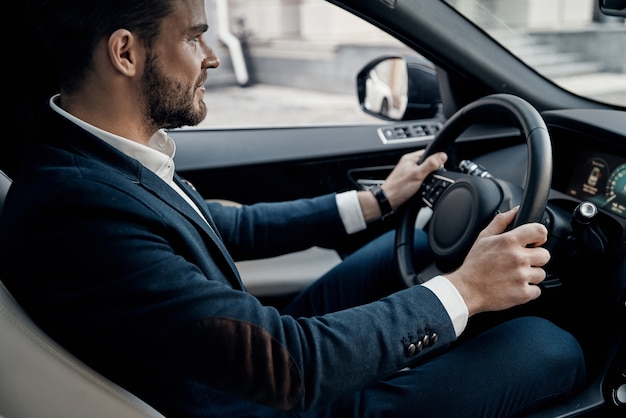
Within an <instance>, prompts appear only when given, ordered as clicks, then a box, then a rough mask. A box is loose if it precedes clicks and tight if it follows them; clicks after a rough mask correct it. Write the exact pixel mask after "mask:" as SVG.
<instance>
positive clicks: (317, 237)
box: [208, 194, 346, 260]
mask: <svg viewBox="0 0 626 418" xmlns="http://www.w3.org/2000/svg"><path fill="white" fill-rule="evenodd" d="M208 207H209V211H210V213H211V216H212V218H213V220H214V221H215V223H216V225H217V227H218V229H219V231H220V234H221V236H222V239H223V240H224V243H225V245H226V247H227V248H228V250H229V252H230V254H231V255H232V256H233V258H234V259H235V260H243V259H254V258H265V257H273V256H277V255H282V254H285V253H288V252H293V251H299V250H303V249H306V248H309V247H311V246H314V245H317V246H321V247H326V248H332V247H333V244H334V242H335V241H336V240H337V239H338V238H339V236H341V235H346V232H345V228H344V227H343V223H342V221H341V218H340V216H339V211H338V209H337V204H336V200H335V195H334V194H330V195H326V196H321V197H317V198H313V199H299V200H295V201H291V202H278V203H257V204H254V205H244V206H240V207H235V206H222V205H221V204H219V203H208Z"/></svg>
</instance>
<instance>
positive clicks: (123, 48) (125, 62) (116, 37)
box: [107, 29, 142, 77]
mask: <svg viewBox="0 0 626 418" xmlns="http://www.w3.org/2000/svg"><path fill="white" fill-rule="evenodd" d="M141 45H142V44H141V42H139V40H138V39H137V37H136V36H135V35H133V33H132V32H130V31H129V30H127V29H118V30H116V31H115V32H113V33H112V34H111V36H109V42H108V45H107V46H108V52H109V58H110V59H111V64H112V65H113V67H114V68H115V69H116V70H117V71H119V72H120V73H121V74H123V75H125V76H127V77H134V76H135V75H136V74H137V71H138V70H139V68H138V65H139V63H140V61H139V56H140V55H141V54H140V51H139V49H138V48H141Z"/></svg>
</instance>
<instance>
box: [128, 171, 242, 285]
mask: <svg viewBox="0 0 626 418" xmlns="http://www.w3.org/2000/svg"><path fill="white" fill-rule="evenodd" d="M141 173H142V174H141V176H140V178H139V179H138V181H139V183H140V184H141V185H142V186H143V187H145V188H146V189H148V190H149V191H150V192H151V193H152V194H153V195H155V196H157V197H158V198H159V199H161V200H162V201H163V202H164V203H166V204H167V205H169V206H170V207H172V208H174V209H175V210H176V211H178V212H180V213H181V214H182V215H183V216H185V218H187V219H188V220H189V222H191V223H193V224H194V225H195V226H196V227H197V228H199V229H201V230H202V231H204V233H205V234H206V236H207V238H208V239H205V242H207V244H208V245H211V246H214V247H216V248H217V249H218V250H219V252H220V254H221V255H222V258H223V260H224V261H225V264H226V268H227V269H228V270H229V271H228V272H225V273H228V274H225V275H226V276H227V277H228V278H229V280H230V282H231V284H232V285H233V287H234V288H236V289H244V285H243V283H242V281H241V278H240V276H239V272H238V270H237V267H236V266H235V262H234V261H233V259H232V257H231V256H230V254H229V253H228V250H227V249H226V247H225V246H224V242H223V241H222V238H221V237H220V235H219V232H218V230H217V226H216V225H215V223H214V222H213V218H212V217H211V214H210V212H209V211H208V210H207V209H206V205H205V204H204V202H200V201H198V199H197V197H196V193H193V192H191V190H190V187H189V185H188V184H187V183H186V182H184V181H182V180H181V178H180V177H178V176H177V175H176V176H174V181H175V182H176V184H177V185H178V186H179V187H180V188H181V189H183V191H184V192H185V193H186V194H187V195H188V196H189V197H190V198H191V200H192V201H193V202H194V203H195V204H196V206H197V207H198V208H199V209H200V212H201V213H202V215H203V216H204V218H205V219H206V221H205V219H202V217H201V216H200V215H198V213H197V212H196V211H195V210H194V209H193V208H192V207H191V206H190V205H189V203H187V202H186V201H185V199H183V198H182V197H181V196H180V195H179V194H178V193H177V192H176V191H175V190H174V189H172V188H171V187H170V186H168V185H167V184H166V183H165V182H164V181H163V180H162V179H161V178H159V177H158V176H157V175H156V174H154V173H153V172H151V171H150V170H148V169H147V168H145V167H143V166H142V170H141Z"/></svg>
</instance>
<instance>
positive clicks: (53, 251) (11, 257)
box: [0, 111, 455, 416]
mask: <svg viewBox="0 0 626 418" xmlns="http://www.w3.org/2000/svg"><path fill="white" fill-rule="evenodd" d="M49 113H50V115H48V117H49V120H48V121H47V122H46V123H45V124H44V125H43V126H42V132H41V134H40V136H39V139H38V141H37V143H36V144H33V146H32V147H31V149H30V150H29V152H28V156H27V157H26V159H25V161H24V164H23V167H22V170H21V171H20V172H19V173H18V175H17V176H16V178H15V179H14V183H13V186H12V188H11V190H10V192H9V195H8V197H7V200H6V206H5V208H4V212H3V216H2V219H1V220H0V253H2V254H4V255H6V256H7V258H6V259H5V260H2V263H1V266H0V269H1V271H0V274H1V275H0V277H1V278H2V280H3V282H4V283H5V284H6V286H7V287H8V288H9V290H10V291H11V292H12V293H13V294H14V295H15V296H16V298H17V299H18V301H19V302H20V303H21V304H22V305H23V306H24V307H25V309H26V310H27V311H28V312H29V313H30V315H31V316H32V317H33V319H34V320H35V321H36V322H37V323H39V325H40V326H41V327H42V328H43V329H44V330H46V331H47V332H48V333H49V334H50V335H51V336H53V338H55V339H57V340H58V341H60V342H61V343H62V344H63V345H64V346H65V347H67V348H68V349H70V350H71V351H72V352H73V353H75V354H76V355H77V356H78V357H79V358H81V359H82V360H83V361H85V362H86V363H87V364H89V365H91V366H92V367H94V368H95V369H96V370H98V371H100V372H101V373H102V374H104V375H105V376H108V377H109V378H111V379H113V380H114V381H116V382H118V383H119V384H121V385H122V386H125V387H126V388H127V389H129V390H131V391H132V392H134V393H136V394H137V395H138V396H140V397H142V398H144V399H145V400H146V401H148V402H149V403H151V404H152V405H154V406H155V407H156V408H157V409H160V410H161V411H162V412H164V413H165V414H172V415H174V416H210V415H222V416H226V415H225V414H228V415H229V416H235V415H237V414H239V413H241V414H245V415H247V416H252V415H253V413H252V412H251V411H252V410H254V408H255V407H254V405H257V404H263V405H264V406H265V407H267V406H269V407H271V408H276V409H283V410H284V409H311V408H315V407H317V406H320V405H322V404H324V403H325V402H328V401H329V400H331V399H335V398H337V397H339V396H343V395H346V394H349V393H354V392H356V391H358V390H359V389H362V388H364V387H366V386H368V385H371V384H372V383H374V382H376V381H378V380H380V379H382V378H384V377H386V376H389V375H390V374H392V373H394V372H396V371H397V370H399V369H402V368H404V367H407V366H410V365H411V364H413V363H414V362H416V361H418V360H419V359H421V358H423V357H424V356H427V355H430V354H432V353H433V350H440V349H442V348H443V347H445V346H446V345H447V344H448V343H450V342H452V341H453V340H454V339H455V334H454V329H453V327H452V324H451V322H450V319H449V318H448V316H447V314H446V312H445V310H444V308H443V306H442V305H441V303H440V302H439V300H438V299H437V298H436V297H435V295H434V294H433V293H432V292H431V291H430V290H428V289H426V288H424V287H422V286H416V287H413V288H410V289H407V290H404V291H401V292H398V293H396V294H394V295H391V296H389V297H388V298H386V299H383V300H381V301H377V302H374V303H371V304H368V305H364V306H361V307H358V308H353V309H348V310H344V311H341V312H337V313H332V314H328V315H325V316H323V317H314V318H294V317H289V316H282V315H280V313H279V312H278V311H277V310H276V309H274V308H272V307H268V306H263V305H262V304H261V303H260V302H259V301H258V300H257V299H256V298H255V297H254V296H252V295H251V294H249V293H247V292H246V291H245V288H244V285H243V284H242V282H241V279H240V277H239V274H238V272H237V269H236V267H235V264H234V261H233V260H234V259H248V258H255V257H256V258H258V257H266V256H271V255H277V254H281V253H285V252H287V251H294V250H298V249H302V248H307V247H310V246H312V245H329V244H330V243H332V241H333V239H334V238H336V237H337V236H338V235H339V234H345V231H344V228H343V224H342V222H341V219H340V217H339V214H338V210H337V207H336V203H335V198H334V196H333V195H327V196H321V197H318V198H313V199H302V200H298V201H293V202H288V203H270V204H263V203H262V204H256V205H251V206H243V207H241V208H237V207H224V206H221V205H220V204H215V203H213V204H209V203H206V202H205V201H204V200H203V197H202V196H200V195H199V194H198V193H197V192H195V191H194V190H192V189H191V188H190V187H188V186H187V185H186V184H185V182H182V181H181V179H180V178H178V177H176V178H175V181H176V182H177V184H178V185H179V186H180V187H181V188H182V189H183V190H184V191H185V192H187V193H188V194H189V196H191V198H192V199H193V200H194V201H195V203H196V204H197V205H198V206H199V207H200V209H201V211H202V213H203V214H204V217H205V218H206V219H207V220H208V223H209V224H210V226H209V225H208V224H207V222H205V220H203V219H202V218H201V217H200V216H198V214H197V213H196V212H195V211H194V210H193V209H192V208H191V207H190V206H189V205H188V204H187V203H186V202H185V200H184V199H182V198H181V197H180V196H179V195H178V194H177V193H176V192H175V191H174V190H173V189H172V188H171V187H170V186H168V185H167V184H165V183H164V182H163V181H162V180H161V179H160V178H159V177H157V176H156V175H155V174H154V173H152V172H151V171H150V170H148V169H147V168H145V167H144V166H142V165H141V164H140V163H139V162H138V161H136V160H134V159H132V158H130V157H128V156H126V155H125V154H123V153H121V152H119V151H118V150H116V149H114V148H113V147H111V146H109V145H107V144H106V143H104V142H102V141H100V140H99V139H97V138H95V137H93V136H92V135H90V134H89V133H87V132H86V131H84V130H83V129H81V128H79V127H78V126H76V125H75V124H73V123H71V122H69V121H67V120H66V119H64V118H62V117H60V116H58V115H56V114H55V113H53V112H52V111H50V112H49ZM428 332H430V333H436V334H437V335H438V338H439V343H438V344H436V345H433V346H431V347H428V348H425V349H424V350H423V351H421V352H420V351H417V352H413V351H412V350H408V349H407V347H408V346H409V345H410V344H411V343H413V342H416V341H418V340H419V339H421V338H422V337H423V336H424V335H425V333H428ZM253 402H254V403H253ZM259 408H260V409H259V410H263V408H264V407H261V406H259Z"/></svg>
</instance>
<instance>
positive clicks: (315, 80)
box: [200, 0, 416, 127]
mask: <svg viewBox="0 0 626 418" xmlns="http://www.w3.org/2000/svg"><path fill="white" fill-rule="evenodd" d="M209 4H210V6H209V7H208V14H209V19H210V20H211V29H210V31H209V33H208V34H207V36H208V41H209V43H210V44H211V45H212V46H213V47H214V49H215V50H216V52H217V54H218V56H219V57H220V60H221V63H222V64H221V65H220V67H219V68H218V69H215V70H210V71H209V79H208V81H207V83H206V86H207V92H206V96H205V102H206V104H207V107H208V114H207V117H206V119H205V120H204V121H203V122H202V123H201V124H200V127H252V126H254V127H258V126H281V125H298V124H307V125H309V124H322V125H323V124H330V123H332V124H343V123H355V122H357V123H363V122H365V123H372V124H379V123H383V121H382V120H381V119H378V118H375V117H373V116H370V115H367V114H365V113H364V112H363V111H362V110H361V109H360V105H359V100H358V96H357V90H356V76H357V73H358V72H359V71H360V70H361V69H362V68H363V67H364V66H365V65H366V64H367V63H368V62H369V61H371V60H373V59H374V58H377V57H379V56H381V55H383V54H389V53H396V52H397V53H410V54H412V55H416V54H415V52H414V51H412V50H409V49H408V48H406V47H405V46H404V45H403V44H401V43H400V42H399V41H397V40H396V39H394V38H393V37H391V36H390V35H388V34H387V33H385V32H383V31H381V30H380V29H378V28H376V27H375V26H373V25H371V24H369V23H367V22H364V21H363V20H361V19H359V18H357V17H355V16H353V15H352V14H349V13H348V12H346V11H344V10H342V9H340V8H338V7H336V6H334V5H332V4H329V3H327V2H325V1H321V0H312V1H309V0H304V1H298V2H294V1H282V0H253V1H251V0H245V1H243V0H241V1H237V0H233V1H213V2H209Z"/></svg>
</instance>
